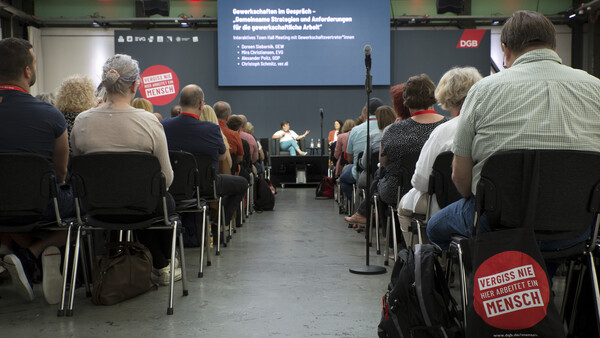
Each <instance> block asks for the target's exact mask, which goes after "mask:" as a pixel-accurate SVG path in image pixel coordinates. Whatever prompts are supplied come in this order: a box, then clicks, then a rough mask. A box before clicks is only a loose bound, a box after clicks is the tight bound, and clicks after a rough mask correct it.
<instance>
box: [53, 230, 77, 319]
mask: <svg viewBox="0 0 600 338" xmlns="http://www.w3.org/2000/svg"><path fill="white" fill-rule="evenodd" d="M73 226H74V225H73V224H72V223H71V224H69V229H68V230H67V242H66V243H67V245H65V257H64V260H63V283H62V291H61V296H60V303H59V306H58V312H57V313H56V315H57V316H58V317H62V316H64V315H65V296H66V295H67V272H68V269H69V254H70V251H71V230H72V229H73Z"/></svg>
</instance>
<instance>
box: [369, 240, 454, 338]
mask: <svg viewBox="0 0 600 338" xmlns="http://www.w3.org/2000/svg"><path fill="white" fill-rule="evenodd" d="M439 254H440V249H439V248H438V247H436V246H434V245H432V244H416V245H415V252H414V253H413V252H412V250H409V249H402V250H401V251H400V252H399V253H398V257H399V259H398V260H397V261H396V263H395V264H394V269H393V270H392V278H391V282H390V284H389V286H388V292H387V293H386V294H385V295H384V296H383V310H382V313H381V321H380V322H379V326H378V328H377V334H378V335H379V337H390V338H395V337H406V338H409V337H410V338H413V337H414V338H420V337H423V338H425V337H426V338H436V337H448V338H452V337H460V336H461V329H460V325H459V320H458V312H457V310H456V302H455V300H454V299H453V298H452V296H451V295H450V290H449V289H448V284H447V283H446V278H445V276H444V273H443V271H442V268H441V265H440V263H439V262H438V256H439Z"/></svg>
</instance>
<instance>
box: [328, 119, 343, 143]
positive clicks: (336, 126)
mask: <svg viewBox="0 0 600 338" xmlns="http://www.w3.org/2000/svg"><path fill="white" fill-rule="evenodd" d="M340 130H342V120H335V121H334V122H333V130H332V131H330V132H329V135H327V144H329V145H331V144H332V143H333V142H335V141H337V137H338V134H339V133H340Z"/></svg>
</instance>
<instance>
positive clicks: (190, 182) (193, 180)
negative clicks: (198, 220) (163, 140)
mask: <svg viewBox="0 0 600 338" xmlns="http://www.w3.org/2000/svg"><path fill="white" fill-rule="evenodd" d="M169 158H170V160H171V168H173V174H174V177H173V183H171V186H170V187H169V193H170V194H171V196H173V199H175V209H176V211H177V213H179V214H182V213H202V235H201V237H200V238H202V240H201V244H200V267H199V268H198V278H201V277H202V276H203V275H204V271H203V266H204V251H205V248H206V260H207V265H208V266H210V265H211V261H210V250H209V249H208V248H209V247H210V245H207V240H208V239H209V236H208V231H209V230H208V228H207V226H208V225H207V224H208V222H207V221H206V220H207V214H206V210H207V209H208V206H207V205H206V201H205V200H204V199H202V198H201V197H200V186H199V183H198V182H200V180H201V178H200V171H199V170H198V165H197V164H196V158H195V157H194V155H192V154H190V153H188V152H184V151H169ZM194 226H195V225H194Z"/></svg>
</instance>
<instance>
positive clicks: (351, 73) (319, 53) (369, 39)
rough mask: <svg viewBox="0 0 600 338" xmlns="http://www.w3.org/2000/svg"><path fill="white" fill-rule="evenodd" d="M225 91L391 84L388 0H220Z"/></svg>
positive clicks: (220, 56) (221, 75)
mask: <svg viewBox="0 0 600 338" xmlns="http://www.w3.org/2000/svg"><path fill="white" fill-rule="evenodd" d="M218 13H219V14H218V20H219V25H218V62H219V64H218V68H219V85H220V86H354V85H364V83H365V73H366V70H365V62H364V60H365V53H364V49H365V46H366V45H370V46H371V48H372V53H371V57H372V68H371V74H372V76H373V84H374V85H389V84H390V20H389V17H390V9H389V1H384V0H372V1H364V0H326V1H323V0H302V1H298V0H293V1H292V0H255V1H247V0H219V1H218Z"/></svg>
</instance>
